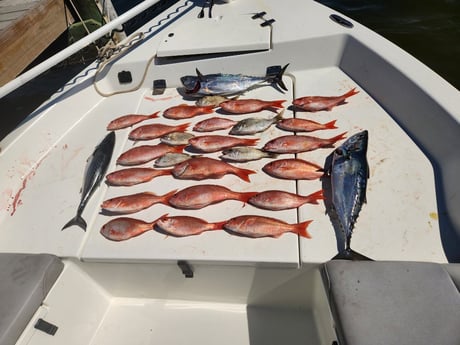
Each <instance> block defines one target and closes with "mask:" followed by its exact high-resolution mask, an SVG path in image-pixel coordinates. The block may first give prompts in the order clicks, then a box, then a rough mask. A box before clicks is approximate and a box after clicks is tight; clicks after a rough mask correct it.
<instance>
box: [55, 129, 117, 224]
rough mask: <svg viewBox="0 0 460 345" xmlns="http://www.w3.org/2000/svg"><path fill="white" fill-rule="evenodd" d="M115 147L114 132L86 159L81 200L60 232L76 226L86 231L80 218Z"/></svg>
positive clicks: (103, 174) (105, 170)
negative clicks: (72, 215)
mask: <svg viewBox="0 0 460 345" xmlns="http://www.w3.org/2000/svg"><path fill="white" fill-rule="evenodd" d="M114 146H115V132H110V133H109V134H107V135H106V136H105V138H104V140H102V141H101V143H100V144H99V145H98V146H97V147H96V148H95V149H94V152H93V154H92V155H91V157H89V158H88V161H87V164H86V170H85V177H84V180H83V188H82V192H81V200H80V204H79V205H78V209H77V214H76V216H75V217H74V218H72V219H71V220H70V221H69V222H67V224H66V225H64V227H63V228H62V230H64V229H66V228H68V227H70V226H72V225H77V226H79V227H80V228H82V229H83V230H85V231H86V222H85V220H84V219H83V217H82V216H81V214H82V212H83V210H84V208H85V206H86V204H87V203H88V200H89V199H90V198H91V196H92V195H93V193H94V191H95V190H96V188H97V187H98V186H99V184H100V183H101V181H102V179H103V178H104V176H105V173H106V172H107V168H108V167H109V163H110V160H111V159H112V153H113V148H114Z"/></svg>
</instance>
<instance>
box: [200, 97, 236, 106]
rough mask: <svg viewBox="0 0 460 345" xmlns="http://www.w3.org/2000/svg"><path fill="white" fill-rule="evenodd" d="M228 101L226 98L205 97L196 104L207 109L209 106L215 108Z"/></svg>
mask: <svg viewBox="0 0 460 345" xmlns="http://www.w3.org/2000/svg"><path fill="white" fill-rule="evenodd" d="M225 101H228V98H227V97H225V96H219V95H215V96H204V97H201V98H200V99H198V100H197V101H196V102H195V104H196V105H197V106H199V107H207V106H211V105H212V106H214V107H217V106H219V104H221V103H222V102H225Z"/></svg>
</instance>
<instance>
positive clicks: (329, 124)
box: [324, 120, 338, 129]
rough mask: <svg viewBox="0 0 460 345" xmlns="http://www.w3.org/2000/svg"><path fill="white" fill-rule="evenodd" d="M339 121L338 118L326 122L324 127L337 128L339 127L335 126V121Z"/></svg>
mask: <svg viewBox="0 0 460 345" xmlns="http://www.w3.org/2000/svg"><path fill="white" fill-rule="evenodd" d="M336 122H337V120H332V121H331V122H328V123H325V124H324V128H327V129H335V128H338V127H336V126H335V123H336Z"/></svg>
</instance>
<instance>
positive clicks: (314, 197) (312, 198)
mask: <svg viewBox="0 0 460 345" xmlns="http://www.w3.org/2000/svg"><path fill="white" fill-rule="evenodd" d="M307 198H308V202H309V203H310V204H318V200H324V199H325V198H324V194H323V190H322V189H320V190H319V191H317V192H314V193H312V194H310V195H308V196H307Z"/></svg>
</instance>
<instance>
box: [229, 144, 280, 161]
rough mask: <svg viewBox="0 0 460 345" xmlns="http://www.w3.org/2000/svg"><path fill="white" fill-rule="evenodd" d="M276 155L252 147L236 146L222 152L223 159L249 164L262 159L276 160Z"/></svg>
mask: <svg viewBox="0 0 460 345" xmlns="http://www.w3.org/2000/svg"><path fill="white" fill-rule="evenodd" d="M277 156H278V155H277V154H276V153H271V152H265V151H263V150H261V149H258V148H255V147H251V146H235V147H232V148H229V149H226V150H224V151H222V156H220V158H221V159H223V160H226V161H232V162H249V161H256V160H258V159H261V158H276V157H277Z"/></svg>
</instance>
